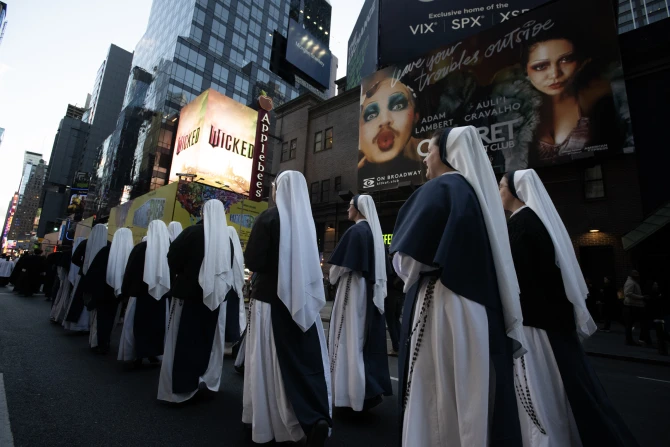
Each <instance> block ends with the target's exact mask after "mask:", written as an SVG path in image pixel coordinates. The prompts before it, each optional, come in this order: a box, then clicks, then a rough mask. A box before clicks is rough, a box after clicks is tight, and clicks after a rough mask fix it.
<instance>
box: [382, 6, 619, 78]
mask: <svg viewBox="0 0 670 447" xmlns="http://www.w3.org/2000/svg"><path fill="white" fill-rule="evenodd" d="M547 1H548V0H509V1H500V2H496V1H493V0H428V1H427V0H380V2H381V11H380V17H381V18H380V27H379V42H380V44H379V66H380V67H385V66H387V65H391V64H398V63H404V62H406V61H407V60H409V59H414V58H417V57H419V56H421V55H422V54H425V53H427V52H428V51H431V50H433V49H435V47H436V46H439V45H444V44H447V43H452V42H455V41H457V40H463V39H465V38H467V37H470V36H472V35H474V34H477V33H479V32H481V31H484V30H486V29H488V28H491V27H492V26H495V25H498V24H501V23H506V22H507V21H509V20H511V19H513V18H514V17H518V16H520V15H521V14H523V13H526V12H528V11H529V10H531V9H532V8H535V7H537V6H540V5H542V4H544V3H547ZM611 8H612V6H611V5H610V6H609V9H611Z"/></svg>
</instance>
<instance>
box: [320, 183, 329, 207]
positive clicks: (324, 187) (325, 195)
mask: <svg viewBox="0 0 670 447" xmlns="http://www.w3.org/2000/svg"><path fill="white" fill-rule="evenodd" d="M328 202H330V179H328V180H322V181H321V203H328Z"/></svg>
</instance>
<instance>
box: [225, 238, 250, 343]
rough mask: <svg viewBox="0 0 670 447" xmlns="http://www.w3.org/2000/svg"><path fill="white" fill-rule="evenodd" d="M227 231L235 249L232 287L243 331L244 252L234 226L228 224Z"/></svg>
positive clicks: (244, 324)
mask: <svg viewBox="0 0 670 447" xmlns="http://www.w3.org/2000/svg"><path fill="white" fill-rule="evenodd" d="M228 232H229V233H230V240H231V241H233V250H234V251H235V254H234V256H235V261H234V262H233V278H234V280H235V282H234V284H233V288H234V289H235V292H237V296H238V297H240V308H239V309H238V313H239V320H240V331H244V329H245V328H246V327H247V316H246V313H245V311H244V252H243V251H242V244H241V243H240V237H239V236H238V235H237V231H236V230H235V227H230V226H229V227H228ZM231 310H232V309H231Z"/></svg>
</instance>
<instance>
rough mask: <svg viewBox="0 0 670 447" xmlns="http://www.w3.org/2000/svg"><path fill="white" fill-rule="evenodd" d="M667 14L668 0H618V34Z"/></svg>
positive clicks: (656, 20)
mask: <svg viewBox="0 0 670 447" xmlns="http://www.w3.org/2000/svg"><path fill="white" fill-rule="evenodd" d="M669 16H670V9H669V7H668V0H619V17H618V24H619V34H621V33H625V32H627V31H631V30H634V29H637V28H640V27H642V26H645V25H649V24H650V23H654V22H658V21H659V20H662V19H665V18H667V17H669Z"/></svg>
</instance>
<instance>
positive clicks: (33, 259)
mask: <svg viewBox="0 0 670 447" xmlns="http://www.w3.org/2000/svg"><path fill="white" fill-rule="evenodd" d="M22 259H23V262H22V263H21V265H20V266H19V265H17V268H16V269H15V270H18V271H19V272H18V273H19V277H18V281H17V285H18V289H19V291H20V292H21V293H22V294H23V295H25V296H30V295H32V294H33V293H36V292H39V290H40V286H41V285H42V281H43V280H44V278H43V277H42V273H44V271H45V269H46V258H45V257H44V256H41V255H35V254H32V255H28V256H26V257H25V258H22ZM24 270H25V271H24ZM15 290H16V289H15Z"/></svg>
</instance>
